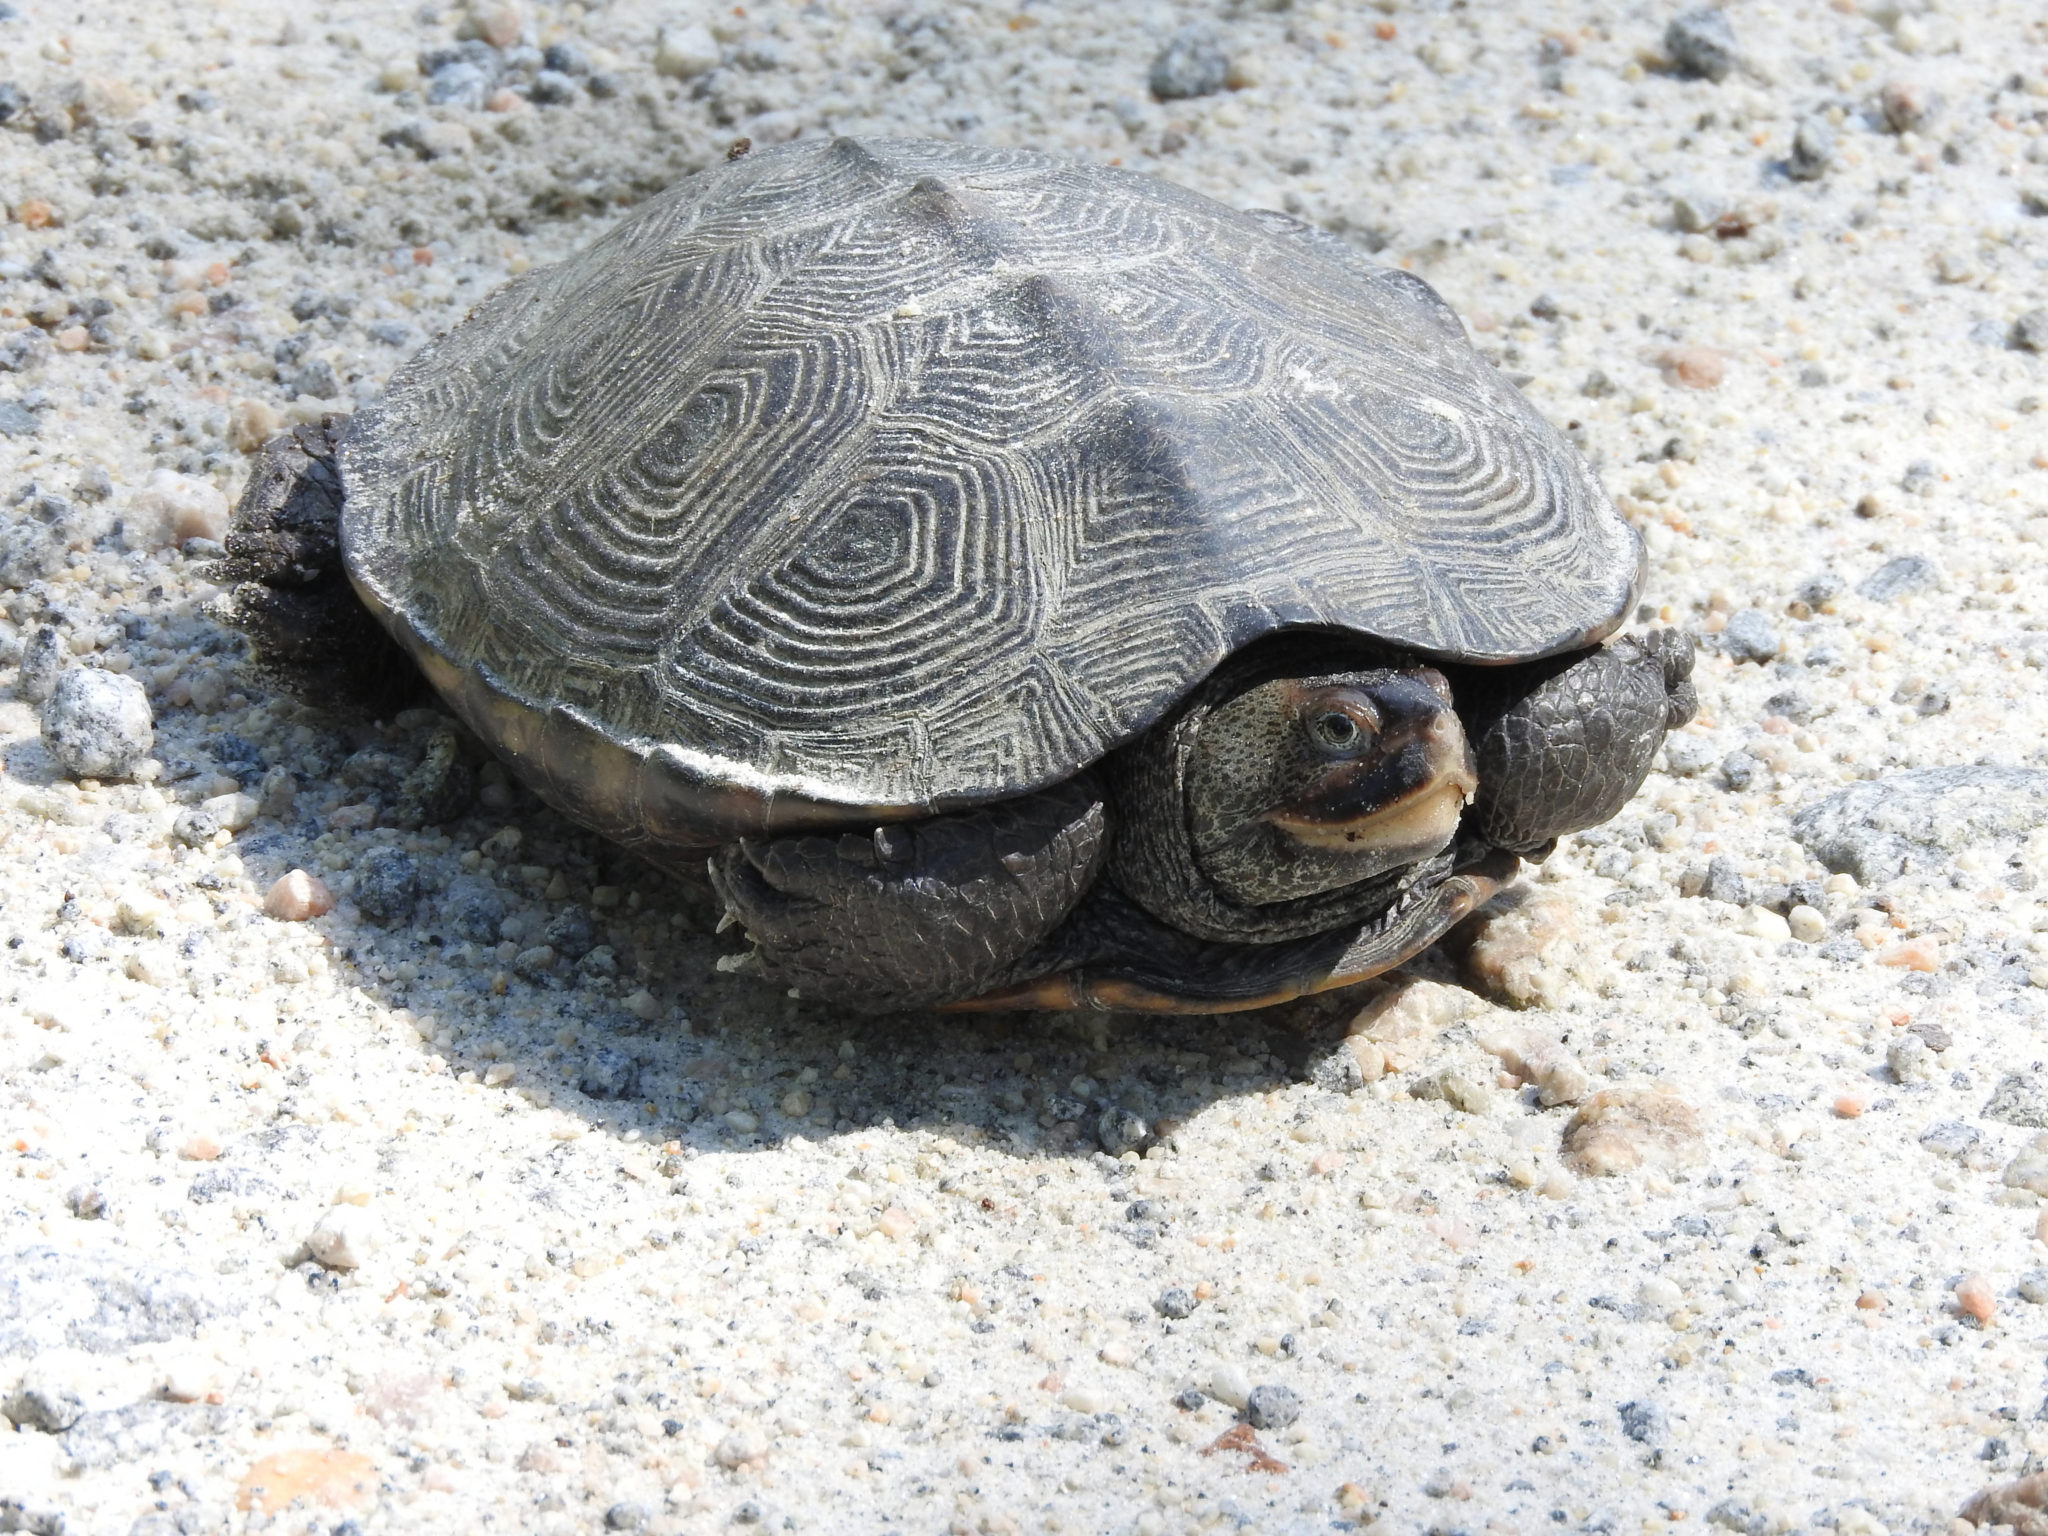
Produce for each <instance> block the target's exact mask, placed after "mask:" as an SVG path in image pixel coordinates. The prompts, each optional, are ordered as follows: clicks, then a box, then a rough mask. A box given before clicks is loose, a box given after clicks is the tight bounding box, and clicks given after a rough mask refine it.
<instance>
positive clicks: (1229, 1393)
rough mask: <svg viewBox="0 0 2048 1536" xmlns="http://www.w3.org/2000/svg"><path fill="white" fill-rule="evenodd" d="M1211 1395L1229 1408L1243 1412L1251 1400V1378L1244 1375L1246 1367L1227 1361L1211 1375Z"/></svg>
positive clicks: (1218, 1366) (1209, 1390) (1209, 1387)
mask: <svg viewBox="0 0 2048 1536" xmlns="http://www.w3.org/2000/svg"><path fill="white" fill-rule="evenodd" d="M1208 1392H1209V1395H1210V1396H1211V1397H1213V1398H1215V1399H1216V1401H1217V1402H1219V1403H1222V1404H1223V1405H1224V1406H1226V1407H1229V1408H1236V1409H1238V1410H1239V1411H1242V1410H1243V1408H1244V1406H1245V1404H1246V1403H1247V1402H1249V1401H1250V1400H1251V1395H1252V1383H1251V1378H1250V1377H1249V1376H1247V1375H1245V1373H1244V1367H1243V1366H1240V1365H1237V1364H1234V1363H1233V1362H1231V1361H1228V1360H1225V1361H1222V1362H1221V1363H1219V1364H1218V1365H1217V1366H1216V1368H1215V1369H1214V1370H1212V1371H1211V1372H1210V1373H1209V1386H1208Z"/></svg>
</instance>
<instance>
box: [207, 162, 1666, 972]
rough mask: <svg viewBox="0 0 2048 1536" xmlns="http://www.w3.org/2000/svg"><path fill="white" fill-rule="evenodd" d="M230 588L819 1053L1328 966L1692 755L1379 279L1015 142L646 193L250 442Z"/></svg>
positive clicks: (1560, 524) (1581, 483)
mask: <svg viewBox="0 0 2048 1536" xmlns="http://www.w3.org/2000/svg"><path fill="white" fill-rule="evenodd" d="M228 551H229V563H230V571H231V574H232V575H233V577H234V578H235V582H236V585H235V586H234V596H233V601H234V604H235V607H236V611H237V613H238V615H239V621H240V622H242V623H243V624H244V626H245V627H246V628H248V629H249V630H250V632H251V634H252V636H253V637H254V638H255V642H256V648H257V650H258V652H259V654H262V655H267V656H272V657H276V658H282V659H283V660H284V661H286V662H288V663H292V664H296V665H298V666H300V667H301V668H325V669H326V670H325V673H324V674H323V675H324V676H325V677H326V678H327V679H328V680H329V682H334V683H335V685H336V686H342V685H344V684H345V686H346V687H347V688H350V689H354V690H355V691H357V692H361V691H362V690H363V689H364V688H365V687H369V688H373V689H374V688H376V687H379V686H384V687H387V688H388V687H389V686H394V683H393V680H394V679H396V678H398V677H400V675H401V674H404V675H408V676H409V675H413V674H412V672H411V669H414V668H416V669H417V673H418V674H424V677H425V679H426V681H427V682H428V683H430V684H431V685H432V687H433V689H434V690H435V691H436V692H437V693H438V694H439V696H440V698H441V699H442V700H443V701H445V704H446V705H447V707H448V708H449V709H450V710H451V711H452V712H453V713H454V714H455V715H457V716H458V717H460V719H461V720H462V721H463V722H465V723H466V724H467V725H468V727H469V728H470V729H471V730H472V731H474V732H475V734H476V735H477V736H478V737H480V738H481V740H482V741H483V742H484V743H485V744H486V745H487V746H488V747H489V748H490V749H491V750H492V751H494V752H495V753H496V754H497V755H498V756H499V757H500V758H501V759H502V760H503V762H504V763H505V765H506V766H507V768H508V769H509V770H510V771H511V772H512V773H513V774H514V775H516V776H517V777H518V778H519V779H520V780H521V781H522V782H524V783H525V784H526V785H527V786H529V787H530V788H531V789H532V790H533V791H534V792H535V793H536V794H537V795H538V796H539V797H540V798H541V799H542V800H544V801H546V802H547V803H548V804H550V805H552V806H553V807H555V808H556V809H557V810H559V811H560V812H561V813H563V814H564V815H565V816H567V817H569V818H571V819H573V820H575V821H577V822H580V823H582V824H583V825H585V826H586V827H589V828H592V829H594V830H595V831H597V832H599V833H601V834H603V835H604V836H606V837H609V838H611V839H613V840H615V841H617V842H618V843H620V844H623V845H625V846H627V847H629V848H632V849H634V850H637V851H638V852H639V853H640V854H641V855H643V856H644V857H646V858H647V859H649V860H651V861H652V862H654V863H656V864H658V865H662V866H664V867H668V868H672V869H683V868H693V869H694V868H708V874H709V878H710V881H711V884H712V886H713V887H714V888H715V891H716V893H717V896H718V897H719V898H720V899H721V900H722V903H723V906H724V913H725V920H724V924H723V925H722V929H721V931H722V930H723V927H724V926H730V925H732V924H737V925H738V926H739V927H740V928H741V929H742V930H743V931H744V938H745V940H746V942H747V943H748V945H749V946H750V947H749V948H747V949H745V950H743V951H740V952H736V953H735V954H731V955H728V956H727V957H726V962H729V964H727V968H747V969H752V970H755V971H758V972H759V973H760V974H761V975H763V976H764V977H766V978H767V979H769V980H770V981H773V982H775V983H779V984H781V985H783V986H785V987H787V988H789V989H790V990H792V991H793V992H795V993H796V994H798V995H801V996H804V997H809V998H817V999H822V1000H825V1001H827V1002H832V1003H837V1004H842V1005H847V1006H850V1007H853V1008H857V1009H866V1010H891V1009H903V1008H925V1007H931V1008H952V1009H976V1008H1046V1009H1136V1010H1155V1011H1162V1012H1212V1011H1213V1012H1222V1011H1229V1010H1235V1009H1243V1008H1253V1007H1260V1006H1265V1005H1268V1004H1272V1003H1276V1002H1280V1001H1283V1000H1285V999H1288V998H1292V997H1297V996H1300V995H1303V994H1306V993H1311V992H1318V991H1323V990H1327V989H1330V988H1334V987H1339V986H1344V985H1348V984H1351V983H1353V982H1357V981H1361V980H1364V979H1366V978H1367V977H1370V976H1374V975H1378V974H1380V973H1382V972H1384V971H1386V970H1388V969H1391V968H1392V967H1394V966H1397V965H1399V964H1402V963H1403V962H1405V961H1407V960H1409V959H1410V958H1412V957H1413V956H1415V955H1416V954H1417V953H1418V952H1420V951H1421V950H1423V949H1425V948H1426V947H1428V946H1429V945H1431V944H1433V943H1434V942H1435V941H1436V940H1437V939H1438V938H1440V937H1441V936H1442V935H1443V934H1444V933H1445V931H1446V930H1447V929H1448V928H1450V927H1451V926H1452V925H1453V924H1455V923H1456V922H1458V921H1459V920H1460V919H1462V918H1463V917H1465V916H1466V915H1467V914H1469V913H1471V912H1473V911H1474V910H1475V909H1476V908H1478V907H1479V906H1481V905H1482V904H1483V903H1485V902H1486V901H1488V900H1489V899H1490V898H1491V897H1493V896H1494V895H1495V894H1496V893H1497V892H1499V891H1500V890H1501V889H1502V888H1503V887H1504V886H1506V885H1507V884H1508V883H1510V882H1511V881H1512V880H1513V879H1514V878H1515V877H1516V874H1517V872H1518V870H1519V867H1520V861H1521V859H1523V858H1525V857H1527V858H1531V859H1541V858H1542V857H1544V856H1545V855H1546V854H1547V853H1548V852H1549V851H1550V849H1551V848H1552V847H1553V846H1554V844H1555V841H1556V839H1558V838H1559V837H1560V836H1562V835H1564V834H1566V833H1568V832H1572V831H1577V830H1580V829H1584V828H1587V827H1591V826H1594V825H1597V824H1598V823H1600V822H1602V821H1605V820H1607V819H1608V818H1610V817H1611V816H1613V815H1614V814H1615V812H1616V811H1617V810H1618V809H1619V808H1620V807H1621V805H1622V804H1623V803H1624V802H1625V801H1627V800H1628V799H1629V797H1630V796H1631V795H1633V794H1634V793H1635V792H1636V790H1637V788H1638V787H1639V786H1640V784H1641V782H1642V780H1643V779H1644V777H1645V776H1646V774H1647V773H1648V771H1649V768H1650V765H1651V762H1652V759H1653V756H1654V754H1655V753H1656V751H1657V749H1658V746H1659V743H1660V742H1661V741H1662V739H1663V736H1664V733H1665V732H1666V731H1667V730H1669V729H1671V728H1673V727H1675V726H1677V725H1679V724H1682V723H1684V722H1685V721H1686V720H1688V719H1689V718H1690V717H1691V715H1692V712H1693V709H1694V698H1693V693H1692V688H1691V684H1690V682H1689V676H1690V672H1691V668H1692V656H1693V644H1692V640H1691V637H1690V636H1689V635H1688V634H1686V633H1685V632H1683V631H1681V630H1677V629H1670V628H1663V629H1654V630H1650V631H1649V632H1646V633H1643V634H1640V635H1623V634H1621V633H1620V630H1621V629H1622V627H1623V626H1624V624H1625V623H1626V622H1627V621H1628V620H1629V618H1630V616H1631V614H1632V612H1633V611H1634V608H1635V605H1636V603H1637V600H1638V598H1639V595H1640V589H1641V586H1642V581H1643V571H1644V564H1643V547H1642V543H1641V540H1640V539H1639V537H1638V536H1637V534H1636V533H1635V531H1634V529H1633V528H1632V527H1630V525H1629V524H1628V523H1627V521H1626V520H1625V519H1623V518H1622V517H1621V516H1620V515H1619V514H1618V513H1617V512H1616V510H1615V509H1614V507H1613V505H1612V503H1611V502H1610V501H1609V500H1608V498H1607V497H1606V495H1605V494H1604V493H1603V491H1602V490H1601V488H1600V485H1599V483H1598V481H1597V479H1596V478H1595V476H1594V474H1593V473H1592V471H1591V469H1590V468H1589V467H1588V465H1587V464H1586V462H1585V461H1584V460H1583V459H1582V458H1581V457H1580V455H1579V454H1578V453H1577V452H1576V451H1575V450H1574V449H1573V447H1572V446H1571V445H1570V444H1569V443H1568V442H1566V441H1565V440H1564V439H1563V438H1562V437H1561V436H1560V434H1559V433H1558V432H1557V431H1556V430H1555V429H1554V428H1553V427H1552V426H1551V425H1550V424H1549V423H1548V422H1547V421H1546V420H1545V419H1544V418H1543V417H1542V416H1541V415H1540V414H1539V413H1538V412H1537V410H1536V409H1535V408H1534V407H1533V406H1532V405H1531V404H1530V403H1529V402H1528V401H1527V400H1526V399H1525V398H1524V397H1523V396H1522V395H1521V393H1520V392H1519V390H1518V389H1517V388H1516V387H1515V386H1514V384H1513V382H1511V380H1510V379H1509V378H1508V377H1506V376H1504V375H1503V374H1502V373H1501V372H1500V371H1499V370H1498V368H1497V367H1496V366H1495V365H1494V364H1493V363H1492V362H1490V361H1489V360H1488V359H1487V358H1486V357H1484V356H1483V355H1482V354H1480V353H1479V352H1478V351H1477V350H1475V348H1474V347H1473V346H1472V345H1471V343H1470V341H1469V340H1468V338H1467V336H1466V334H1465V330H1464V327H1463V325H1462V323H1461V322H1460V321H1459V319H1458V318H1457V316H1456V315H1455V314H1454V313H1453V311H1452V310H1451V308H1450V307H1449V305H1447V304H1446V303H1445V301H1444V300H1443V299H1442V298H1441V297H1440V296H1439V295H1438V294H1437V293H1436V291H1435V290H1434V289H1433V288H1431V287H1430V286H1429V285H1428V284H1427V283H1426V282H1424V281H1423V280H1422V279H1420V278H1418V277H1416V276H1414V275H1413V274H1411V273H1409V272H1407V271H1405V270H1403V269H1401V268H1399V267H1396V266H1391V265H1385V264H1381V263H1379V262H1375V261H1374V260H1372V259H1371V258H1370V257H1368V256H1367V255H1365V254H1364V253H1363V252H1361V251H1359V250H1358V249H1357V248H1355V247H1354V246H1353V245H1351V244H1350V243H1348V242H1346V241H1344V240H1343V239H1341V238H1339V237H1337V236H1334V235H1331V234H1329V233H1327V232H1325V231H1322V230H1319V229H1317V228H1315V227H1313V226H1311V225H1308V224H1306V223H1303V222H1301V221H1298V220H1295V219H1293V218H1290V217H1288V216H1286V215H1284V214H1278V213H1270V212H1264V211H1251V212H1246V211H1240V210H1237V209H1233V208H1230V207H1228V206H1226V205H1224V204H1222V203H1220V202H1217V201H1213V200H1211V199H1209V198H1207V197H1204V196H1202V195H1200V194H1198V193H1196V192H1193V191H1190V190H1187V189H1184V188H1181V187H1179V186H1176V185H1174V184H1173V183H1171V182H1168V181H1166V180H1163V179H1160V178H1157V177H1154V176H1151V175H1146V174H1142V173H1139V172H1136V171H1133V170H1129V169H1122V168H1118V167H1114V166H1104V165H1093V164H1082V163H1074V162H1070V161H1067V160H1063V159H1060V158H1056V157H1054V156H1051V155H1048V154H1044V153H1039V152H1036V151H1032V150H1027V149H1010V148H991V147H986V146H980V145H968V144H962V143H952V142H930V141H921V140H912V139H883V138H868V139H857V138H848V137H840V138H834V139H829V140H826V139H811V140H798V141H795V142H792V143H788V144H785V145H781V146H777V147H774V148H768V149H760V150H756V151H754V152H752V153H750V154H745V155H744V156H743V157H734V158H729V159H728V160H727V161H725V162H722V163H719V164H717V165H715V166H713V167H712V168H709V169H706V170H704V171H701V172H699V173H697V174H696V175H694V176H692V177H689V178H687V179H685V180H683V181H682V182H680V183H678V184H677V185H675V186H673V187H672V188H670V189H669V190H668V191H666V192H665V193H663V194H661V195H658V196H656V197H654V198H652V199H651V200H649V201H648V202H646V203H645V204H643V205H642V206H641V207H639V208H637V209H636V210H634V211H633V212H632V213H630V214H629V215H627V216H626V217H625V218H623V219H622V220H621V221H620V222H619V223H618V224H617V225H616V226H615V227H614V228H613V229H612V230H610V231H609V232H608V233H607V234H605V235H604V236H603V237H602V238H600V239H598V240H596V241H595V242H594V243H592V244H591V245H589V246H588V247H587V248H585V249H584V250H583V251H582V252H581V253H580V254H578V255H576V256H574V257H572V258H570V259H568V260H566V261H564V262H562V263H560V264H558V265H555V266H553V267H549V268H545V269H540V270H536V271H532V272H529V273H527V274H525V275H523V276H521V277H519V278H517V279H515V280H514V281H512V282H510V283H509V284H507V285H506V286H504V287H503V288H501V289H500V290H499V291H497V292H496V293H495V294H493V295H492V296H490V297H489V298H487V299H486V300H485V301H484V302H482V303H481V304H480V305H478V306H477V308H476V309H475V310H474V311H473V312H472V313H471V314H470V315H469V317H468V318H467V319H465V320H464V321H463V322H462V323H461V324H460V325H458V326H457V327H456V328H455V329H454V330H452V331H451V332H449V333H448V334H446V335H444V336H442V337H441V338H440V339H439V340H438V341H436V342H434V343H432V344H431V345H429V346H427V347H426V348H424V349H423V350H422V351H420V352H419V353H418V354H416V355H415V356H414V357H413V358H412V359H411V360H410V361H409V362H408V363H407V364H406V365H405V366H404V367H402V368H401V369H400V370H399V371H398V372H397V374H396V375H395V377H394V378H393V379H392V380H391V381H390V383H389V386H388V388H387V389H386V390H385V391H384V392H383V394H382V395H381V397H379V398H377V399H376V400H375V401H374V402H373V403H371V404H369V405H367V406H366V407H364V408H362V409H360V410H358V411H357V412H356V413H355V414H354V415H353V416H352V417H349V418H345V419H340V418H338V419H335V420H331V421H328V422H326V423H324V424H321V425H318V426H307V427H301V428H299V429H297V430H296V431H295V432H294V433H292V434H289V435H287V436H285V437H282V438H280V439H277V440H275V441H274V442H273V443H272V444H271V446H270V448H269V450H268V457H267V459H266V460H265V462H264V463H263V465H262V467H261V469H260V470H259V472H258V473H257V474H256V475H255V477H254V478H253V479H252V482H251V484H250V487H249V489H248V492H247V493H246V495H245V496H244V497H243V499H242V502H241V505H240V508H239V510H238V513H237V520H236V526H235V528H234V530H233V532H232V534H231V537H230V538H229V540H228ZM1645 617H1647V615H1645ZM385 636H388V637H389V639H388V640H387V639H385V638H384V637H385ZM394 642H395V644H394ZM336 680H339V681H338V682H337V681H336ZM322 686H323V687H325V686H326V684H323V685H322Z"/></svg>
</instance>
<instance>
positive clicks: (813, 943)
mask: <svg viewBox="0 0 2048 1536" xmlns="http://www.w3.org/2000/svg"><path fill="white" fill-rule="evenodd" d="M1104 844H1105V821H1104V816H1103V805H1102V797H1101V794H1100V793H1099V791H1098V790H1097V788H1096V786H1095V784H1094V783H1093V781H1092V780H1091V779H1089V778H1087V777H1086V776H1084V777H1082V778H1080V779H1076V780H1070V781H1069V782H1067V783H1065V784H1061V785H1057V786H1055V787H1054V788H1052V789H1048V790H1043V791H1041V792H1039V793H1038V794H1034V795H1026V796H1023V797H1021V798H1019V799H1016V800H1005V801H1000V802H997V803H995V804H993V805H988V806H983V807H980V808H979V809H976V810H972V811H965V812H961V813H958V814H955V815H946V816H932V817H927V818H926V819H924V820H922V821H913V822H902V823H897V824H893V825H890V826H884V827H878V828H876V829H875V830H873V831H872V832H847V833H844V834H841V835H838V836H829V835H826V836H820V835H809V836H792V837H781V838H772V839H762V840H752V839H750V840H748V841H745V842H742V843H739V844H735V845H732V846H729V847H726V848H722V849H720V850H719V851H718V853H717V854H716V855H714V856H713V858H712V860H711V881H712V884H713V885H714V886H715V887H716V888H717V891H718V894H719V895H720V896H721V897H722V898H723V899H724V901H725V903H726V909H727V914H728V916H729V917H731V918H733V919H735V920H737V921H738V922H739V923H740V924H741V925H742V926H743V927H744V928H745V929H746V932H747V936H748V937H749V938H750V939H752V940H753V941H754V944H755V946H756V948H755V955H754V960H755V966H756V968H757V969H758V970H759V971H760V972H761V973H762V974H764V975H765V976H766V977H767V978H768V979H770V980H772V981H776V982H780V983H782V984H784V985H786V986H791V987H794V988H796V989H797V991H798V993H799V994H800V995H802V996H804V997H806V998H816V999H819V1000H822V1001H827V1002H837V1003H843V1004H845V1005H847V1006H850V1007H854V1008H860V1009H864V1010H869V1011H880V1010H885V1009H892V1008H918V1007H927V1006H930V1005H932V1004H937V1003H947V1002H952V1001H955V1000H957V999H959V998H963V997H972V996H974V995H976V994H977V993H980V992H983V991H986V990H987V989H988V988H989V987H990V986H992V985H994V984H995V983H997V982H998V981H1000V980H1002V979H1004V978H1005V977H1007V976H1008V975H1010V974H1011V973H1012V972H1013V971H1014V969H1015V967H1016V965H1017V962H1018V961H1019V960H1020V959H1022V958H1023V957H1024V956H1025V955H1026V954H1028V953H1029V952H1030V951H1031V950H1032V949H1033V948H1034V947H1036V946H1037V944H1038V943H1039V941H1040V940H1042V939H1043V938H1044V937H1045V936H1046V935H1047V934H1049V933H1050V932H1052V931H1053V929H1054V928H1056V927H1058V926H1059V924H1060V923H1061V922H1062V921H1063V920H1064V919H1065V918H1066V916H1067V914H1068V913H1069V912H1070V911H1072V910H1073V908H1074V906H1075V905H1076V904H1077V903H1078V902H1079V901H1080V899H1081V897H1082V895H1083V893H1084V892H1086V891H1087V890H1088V888H1089V886H1090V885H1091V884H1092V883H1093V882H1094V879H1095V876H1096V872H1097V870H1098V869H1099V868H1100V866H1101V863H1102V857H1103V852H1104Z"/></svg>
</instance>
